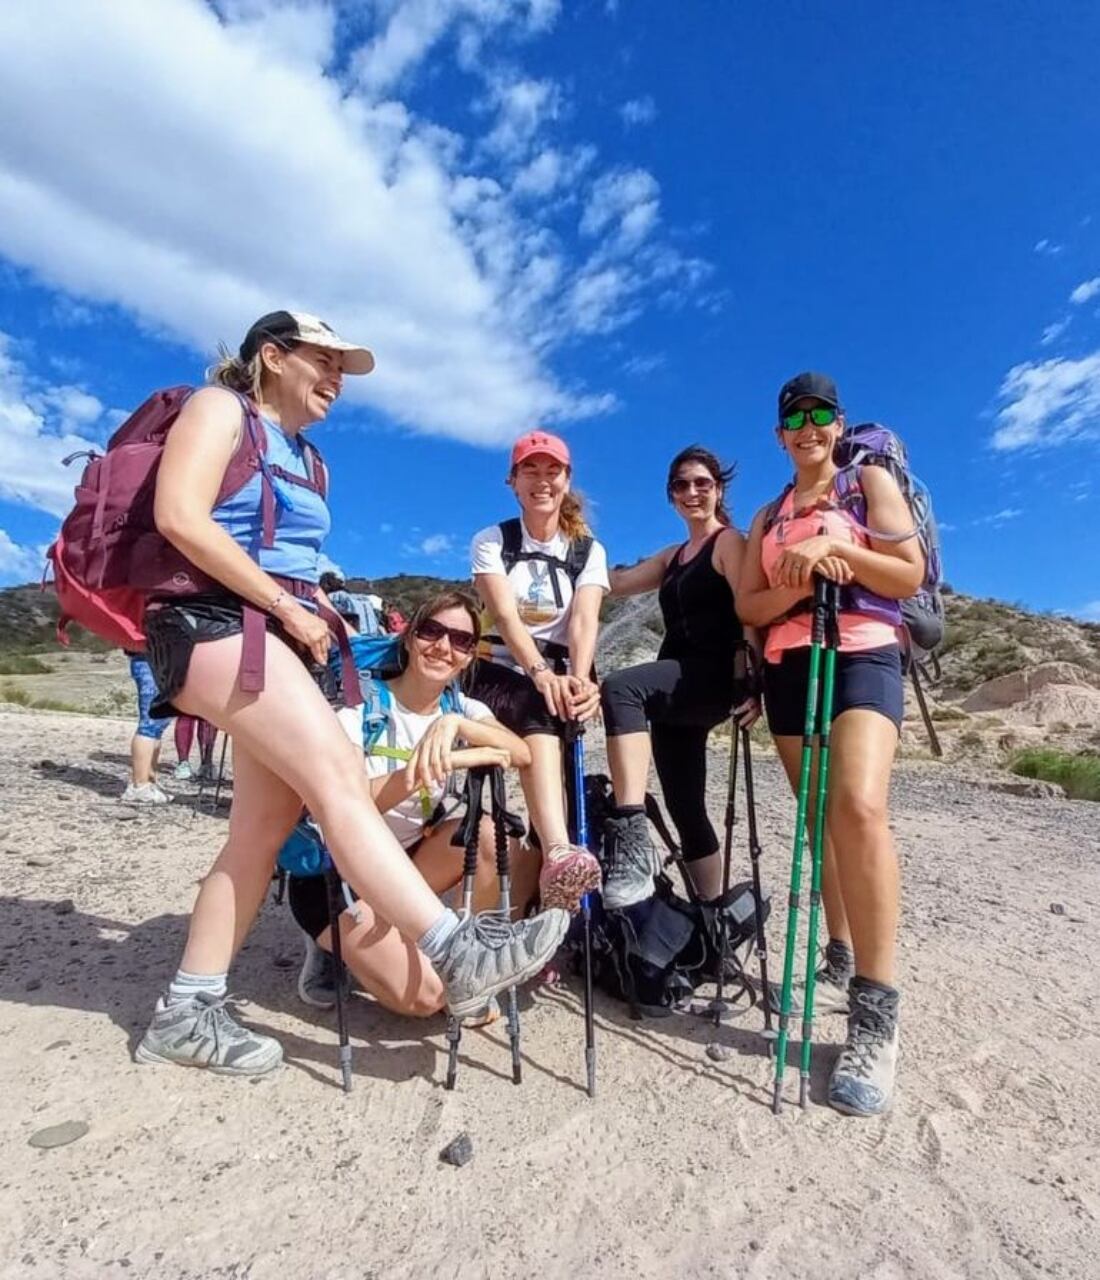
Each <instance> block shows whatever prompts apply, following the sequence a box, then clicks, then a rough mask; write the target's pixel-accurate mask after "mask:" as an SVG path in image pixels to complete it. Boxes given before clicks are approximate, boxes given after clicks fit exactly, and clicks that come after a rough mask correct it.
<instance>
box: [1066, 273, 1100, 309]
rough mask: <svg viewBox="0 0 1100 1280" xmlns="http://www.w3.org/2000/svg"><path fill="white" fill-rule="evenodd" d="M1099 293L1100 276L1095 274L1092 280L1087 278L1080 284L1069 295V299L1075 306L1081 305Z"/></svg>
mask: <svg viewBox="0 0 1100 1280" xmlns="http://www.w3.org/2000/svg"><path fill="white" fill-rule="evenodd" d="M1097 294H1100V276H1093V278H1092V279H1091V280H1086V281H1085V282H1084V283H1083V284H1079V285H1078V286H1077V288H1076V289H1074V291H1073V292H1072V293H1071V294H1070V295H1069V300H1070V302H1072V303H1073V304H1074V306H1078V307H1079V306H1081V304H1082V303H1084V302H1088V301H1089V300H1090V299H1092V298H1095V297H1096V295H1097Z"/></svg>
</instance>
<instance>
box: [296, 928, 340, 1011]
mask: <svg viewBox="0 0 1100 1280" xmlns="http://www.w3.org/2000/svg"><path fill="white" fill-rule="evenodd" d="M302 937H303V940H304V941H305V945H306V954H305V956H304V958H303V960H302V969H301V972H300V973H299V974H298V998H299V1000H301V1001H302V1003H303V1004H308V1005H311V1006H312V1007H313V1008H314V1009H332V1008H334V1007H335V1005H336V963H335V961H334V960H333V958H332V956H331V954H330V953H329V952H327V951H326V950H325V949H324V948H323V947H319V946H318V945H317V943H316V942H314V940H313V939H312V938H311V937H310V936H309V934H308V933H303V935H302Z"/></svg>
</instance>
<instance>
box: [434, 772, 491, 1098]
mask: <svg viewBox="0 0 1100 1280" xmlns="http://www.w3.org/2000/svg"><path fill="white" fill-rule="evenodd" d="M484 777H485V774H484V772H483V771H482V770H481V769H470V770H468V771H467V773H466V814H465V816H464V817H463V819H462V824H461V826H460V827H459V829H458V831H457V832H456V833H455V842H458V841H459V840H460V841H461V843H462V844H463V845H464V846H465V851H466V852H465V857H464V859H463V862H462V916H463V918H468V917H469V916H471V915H473V911H474V877H475V876H476V875H477V850H478V842H479V840H480V835H481V814H482V783H483V781H484ZM461 1040H462V1019H461V1018H456V1017H455V1015H454V1014H453V1013H452V1014H448V1016H447V1079H446V1082H445V1086H444V1087H445V1088H447V1089H453V1088H454V1087H455V1077H456V1075H457V1074H458V1046H459V1043H460V1041H461Z"/></svg>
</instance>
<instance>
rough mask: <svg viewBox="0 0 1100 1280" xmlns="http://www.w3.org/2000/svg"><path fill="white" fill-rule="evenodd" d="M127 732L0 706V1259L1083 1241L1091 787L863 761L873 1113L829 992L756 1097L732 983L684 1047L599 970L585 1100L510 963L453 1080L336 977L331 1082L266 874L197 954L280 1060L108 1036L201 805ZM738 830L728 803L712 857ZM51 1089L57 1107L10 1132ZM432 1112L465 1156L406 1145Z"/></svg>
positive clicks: (887, 1274) (192, 1266)
mask: <svg viewBox="0 0 1100 1280" xmlns="http://www.w3.org/2000/svg"><path fill="white" fill-rule="evenodd" d="M129 734H130V724H129V723H128V722H127V721H123V720H107V719H96V718H91V717H81V716H75V715H64V714H23V713H14V712H11V713H0V760H3V765H2V766H0V767H2V769H3V775H2V784H3V785H2V789H0V795H2V814H3V816H2V821H0V995H2V1002H0V1096H2V1097H3V1098H4V1099H5V1100H6V1103H5V1105H4V1106H3V1108H2V1110H0V1142H2V1148H0V1149H2V1151H3V1159H2V1162H0V1221H2V1222H3V1224H4V1229H3V1232H2V1233H0V1275H3V1276H19V1277H23V1276H28V1277H38V1276H42V1277H47V1276H48V1277H53V1276H58V1277H60V1276H64V1277H73V1278H79V1277H88V1276H94V1277H99V1276H109V1275H123V1274H125V1275H128V1276H134V1277H137V1276H156V1277H159V1278H162V1280H170V1278H173V1277H185V1276H186V1277H198V1276H222V1277H245V1276H248V1277H252V1278H253V1280H267V1278H268V1277H276V1278H278V1280H296V1278H297V1277H341V1278H342V1277H359V1278H366V1277H424V1276H438V1277H456V1278H459V1277H461V1278H463V1280H465V1278H467V1277H470V1278H473V1277H481V1276H493V1277H511V1276H517V1277H525V1278H526V1277H539V1278H540V1280H542V1278H552V1277H558V1276H562V1277H564V1276H570V1277H587V1276H625V1277H630V1280H641V1278H642V1277H658V1276H659V1277H665V1276H668V1277H672V1276H692V1277H694V1276H713V1277H743V1276H745V1277H772V1276H776V1277H779V1276H783V1277H790V1278H792V1280H794V1278H795V1277H803V1276H813V1277H832V1276H837V1277H840V1276H843V1277H846V1278H851V1277H874V1278H875V1280H889V1278H892V1277H920V1278H921V1280H925V1278H927V1277H950V1276H981V1277H1002V1276H1004V1277H1008V1276H1020V1277H1035V1276H1045V1275H1051V1276H1065V1277H1083V1276H1090V1275H1096V1274H1097V1263H1096V1256H1095V1255H1096V1253H1097V1250H1098V1249H1100V1224H1098V1219H1100V1153H1098V1138H1100V1104H1098V1101H1097V1093H1096V1087H1095V1086H1096V1081H1097V1080H1098V1079H1100V1040H1098V1034H1097V1026H1098V1018H1097V1013H1098V1009H1097V1005H1098V1000H1097V995H1096V982H1095V977H1096V964H1097V962H1096V955H1097V953H1098V950H1100V877H1098V873H1097V867H1098V858H1100V809H1098V808H1097V806H1095V805H1091V806H1090V805H1088V804H1086V803H1083V802H1081V803H1071V802H1067V801H1050V800H1047V801H1040V800H1030V799H1023V798H1017V797H1012V796H1006V795H1001V794H995V793H990V792H988V791H986V790H985V789H984V788H983V787H982V786H981V785H979V784H978V783H976V782H974V781H972V780H966V779H963V778H960V777H959V776H958V775H956V774H954V773H952V772H950V771H949V770H948V769H945V768H944V767H942V766H932V765H924V764H919V763H912V764H909V763H907V764H903V765H902V766H901V767H900V768H899V771H898V774H897V778H896V783H895V799H894V813H895V819H896V822H895V825H896V830H897V835H898V839H899V844H900V849H901V856H902V859H903V863H904V871H905V884H906V908H905V917H904V933H903V943H902V978H903V984H902V985H903V990H904V1004H903V1024H902V1025H903V1033H902V1035H903V1040H902V1046H903V1048H902V1053H903V1056H902V1067H901V1072H900V1090H899V1095H898V1099H897V1104H896V1106H895V1108H894V1110H893V1112H892V1113H891V1114H890V1115H889V1116H887V1117H884V1118H881V1119H878V1120H873V1121H859V1120H854V1119H846V1118H844V1117H841V1116H839V1115H837V1114H835V1113H834V1112H832V1111H830V1110H829V1109H828V1108H827V1107H826V1106H824V1105H823V1104H822V1094H823V1086H824V1080H825V1076H826V1074H827V1071H828V1068H829V1066H830V1063H831V1061H832V1058H833V1056H834V1053H835V1044H836V1042H837V1041H838V1040H839V1039H840V1037H841V1034H842V1029H843V1021H842V1019H839V1018H837V1017H835V1016H834V1017H832V1018H829V1019H828V1020H827V1021H826V1022H825V1023H824V1025H822V1026H821V1043H820V1047H819V1048H818V1051H817V1052H816V1053H815V1057H814V1089H813V1092H814V1102H813V1105H812V1106H811V1107H810V1108H809V1110H808V1111H807V1112H805V1113H799V1111H798V1110H797V1108H796V1107H793V1106H791V1107H788V1109H787V1111H786V1112H785V1114H784V1115H783V1116H782V1117H781V1118H779V1119H777V1118H775V1117H774V1116H773V1115H772V1113H771V1111H770V1110H769V1107H768V1105H767V1101H768V1097H769V1085H770V1080H771V1074H772V1068H771V1065H770V1063H769V1062H768V1060H767V1059H766V1057H765V1056H764V1050H763V1044H762V1041H761V1039H760V1037H759V1035H758V1029H759V1027H760V1024H761V1020H760V1014H759V1012H758V1011H751V1012H746V1013H744V1014H743V1015H742V1016H741V1017H739V1018H738V1019H737V1020H735V1021H734V1022H732V1023H730V1024H727V1025H725V1026H723V1028H722V1029H721V1031H720V1032H719V1033H718V1034H719V1038H720V1042H721V1043H722V1044H724V1045H725V1046H727V1047H728V1048H729V1049H730V1050H731V1051H732V1053H731V1055H730V1057H729V1058H728V1059H727V1060H726V1061H722V1062H715V1061H712V1060H711V1059H710V1058H708V1057H707V1056H706V1053H705V1049H706V1046H707V1044H708V1042H709V1041H710V1040H711V1038H712V1035H713V1033H712V1031H711V1030H710V1029H709V1028H708V1027H707V1026H706V1025H704V1024H703V1023H701V1022H700V1021H699V1020H698V1019H693V1018H690V1017H683V1018H675V1019H670V1020H665V1021H649V1022H636V1021H632V1020H631V1019H630V1018H629V1017H628V1016H627V1015H626V1013H625V1011H624V1010H623V1009H622V1008H621V1007H620V1006H617V1005H615V1004H614V1003H612V1002H610V1001H606V1000H602V999H601V1000H600V1002H599V1017H598V1027H599V1030H598V1043H599V1096H598V1098H597V1099H596V1100H595V1101H589V1100H588V1099H587V1098H586V1097H585V1095H584V1093H583V1091H582V1079H583V1059H582V1023H581V1017H580V1000H579V991H578V989H576V988H569V987H563V988H560V989H549V988H544V989H540V990H537V991H534V992H529V993H526V994H525V996H524V999H523V1044H524V1064H525V1076H524V1081H523V1084H522V1086H521V1087H519V1088H515V1087H514V1086H513V1085H512V1084H511V1083H510V1079H509V1075H508V1052H507V1048H506V1037H505V1034H504V1032H503V1031H502V1030H501V1029H499V1025H498V1027H495V1028H492V1029H490V1030H488V1031H483V1032H473V1031H469V1032H467V1033H466V1035H465V1036H464V1039H463V1058H462V1067H461V1070H460V1075H459V1082H458V1088H457V1090H456V1091H455V1092H454V1093H447V1092H445V1091H444V1089H443V1084H442V1081H443V1065H444V1054H443V1047H444V1024H443V1020H442V1018H436V1019H433V1020H431V1021H428V1022H424V1023H416V1022H412V1021H408V1020H402V1019H398V1018H395V1017H392V1016H390V1015H388V1014H385V1013H382V1012H380V1011H379V1010H378V1009H377V1008H376V1007H375V1006H373V1005H371V1004H370V1003H369V1002H367V1001H366V1000H358V1001H357V1002H356V1005H355V1007H354V1008H353V1010H352V1015H351V1018H352V1030H353V1037H354V1046H355V1089H354V1092H353V1093H352V1094H351V1095H350V1096H344V1095H343V1094H342V1093H341V1091H340V1089H339V1087H338V1073H337V1068H336V1035H335V1026H334V1021H335V1020H334V1018H333V1017H332V1016H331V1015H327V1014H323V1013H317V1012H316V1011H313V1010H310V1009H307V1008H305V1007H304V1006H302V1005H301V1004H300V1003H299V1002H298V1000H297V997H296V994H295V991H294V981H295V977H296V972H297V961H298V955H299V952H298V943H297V939H296V935H295V931H294V928H293V925H292V923H291V921H290V919H289V916H288V915H287V913H286V911H285V909H284V908H280V907H278V906H276V904H275V903H274V902H273V901H269V902H268V903H267V905H265V907H264V909H263V912H262V915H261V918H260V920H259V922H258V923H257V925H256V928H255V929H254V930H253V932H252V934H251V936H250V938H249V940H248V943H247V944H246V946H245V949H244V952H243V954H242V955H241V957H240V960H239V963H238V964H237V966H236V968H235V970H234V973H233V976H232V987H233V989H234V990H235V991H237V992H240V993H242V995H245V996H247V998H248V1003H247V1004H245V1005H244V1006H243V1011H244V1015H245V1017H246V1018H247V1019H248V1020H249V1021H251V1022H252V1023H253V1025H255V1026H256V1027H257V1028H259V1029H261V1030H264V1031H268V1032H272V1033H273V1034H276V1035H277V1036H279V1038H280V1039H281V1040H282V1043H283V1045H284V1046H285V1049H286V1054H287V1062H286V1065H285V1066H284V1067H283V1068H282V1069H281V1070H280V1071H279V1072H277V1073H276V1074H274V1075H273V1076H271V1077H268V1078H265V1079H263V1080H259V1081H255V1082H251V1083H249V1082H244V1081H240V1080H231V1079H224V1078H219V1077H216V1076H209V1075H206V1074H204V1073H201V1072H198V1071H187V1070H184V1069H172V1068H149V1067H138V1066H135V1065H134V1064H133V1063H132V1062H131V1059H130V1054H131V1051H132V1049H133V1046H134V1044H135V1043H136V1040H137V1038H138V1037H139V1036H140V1034H141V1032H142V1030H143V1028H144V1025H145V1022H146V1019H147V1016H148V1014H149V1011H150V1008H151V1005H152V1003H153V1000H154V999H155V997H156V995H157V992H158V989H159V987H160V986H161V984H162V983H163V982H164V980H165V979H166V977H167V976H168V975H169V974H170V972H171V971H172V969H173V968H174V966H175V963H176V960H177V958H178V954H179V950H180V947H181V944H182V940H183V935H184V929H185V921H186V915H187V911H188V909H189V906H190V902H191V899H192V896H193V893H194V888H195V882H196V880H197V878H198V877H199V876H200V875H201V874H202V873H203V871H204V870H205V868H206V867H207V866H208V864H209V862H210V860H211V857H212V854H213V852H214V850H215V848H216V846H217V844H218V842H219V840H220V839H221V837H222V833H223V831H224V820H225V819H224V810H223V811H222V813H221V814H212V813H208V812H203V813H199V814H197V815H193V814H192V811H191V806H190V805H189V804H188V803H186V802H180V801H179V800H177V802H176V803H174V804H173V805H172V806H171V807H170V808H169V809H166V810H159V811H153V812H142V813H139V814H137V815H136V816H130V813H129V812H128V811H126V810H123V809H122V808H121V807H120V806H119V805H118V803H117V801H116V798H115V797H116V796H117V795H118V793H119V792H120V791H121V787H122V779H123V775H124V772H125V765H126V754H125V753H126V747H127V742H128V738H129ZM724 767H725V766H724V762H722V761H720V760H719V759H718V758H716V759H715V773H716V778H715V796H714V812H715V813H716V814H718V813H720V812H721V800H720V792H721V789H722V786H723V781H722V779H723V774H724ZM757 772H758V786H759V790H760V793H761V794H760V810H761V826H762V835H763V840H764V850H765V859H766V880H767V882H768V884H769V885H770V886H771V887H772V888H773V889H775V890H777V891H778V890H779V888H780V885H781V884H782V883H783V882H784V881H785V877H786V871H787V865H788V857H789V854H788V847H789V839H790V836H789V832H790V821H791V816H792V815H791V804H790V802H789V801H788V800H787V799H786V798H785V796H784V795H783V792H782V790H781V789H780V786H779V779H778V776H777V769H776V766H775V763H774V761H773V760H770V759H767V758H763V759H760V760H759V762H758V771H757ZM183 799H184V800H185V798H183ZM745 848H746V846H745V837H744V826H743V825H741V826H740V827H739V829H738V832H737V843H736V850H737V857H738V858H739V859H740V860H741V862H745V861H746V854H745ZM782 896H783V895H782V894H781V893H778V892H777V901H778V899H779V898H780V897H782ZM783 915H784V913H783V912H782V911H779V912H777V913H776V920H775V921H774V922H773V924H772V927H771V930H770V945H771V947H772V955H773V965H774V966H775V968H778V964H779V959H778V957H779V952H780V946H781V943H782V931H783V925H782V920H781V917H782V916H783ZM788 1078H789V1084H790V1093H791V1096H792V1097H793V1095H794V1089H795V1086H796V1078H795V1073H794V1072H789V1073H788ZM68 1120H77V1121H83V1122H85V1123H87V1125H88V1126H89V1128H88V1131H87V1133H86V1135H85V1136H84V1137H82V1138H81V1139H79V1140H78V1141H76V1142H73V1143H72V1144H71V1145H67V1146H63V1147H59V1148H56V1149H53V1150H38V1149H36V1148H34V1147H32V1146H30V1145H28V1139H29V1138H30V1137H31V1135H32V1134H34V1133H35V1132H36V1131H38V1130H41V1129H43V1128H44V1127H47V1126H51V1125H55V1124H58V1123H61V1122H63V1121H68ZM463 1130H465V1131H468V1132H469V1134H470V1135H471V1137H472V1139H473V1143H474V1148H475V1158H474V1160H473V1162H472V1163H471V1164H469V1165H467V1166H466V1167H464V1168H461V1169H455V1168H451V1167H448V1166H445V1165H443V1164H441V1163H440V1161H439V1158H438V1153H439V1151H440V1149H441V1148H442V1147H443V1146H444V1145H445V1144H446V1143H447V1142H448V1141H449V1140H450V1139H451V1138H453V1137H454V1136H455V1135H456V1134H458V1133H459V1132H460V1131H463Z"/></svg>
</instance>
